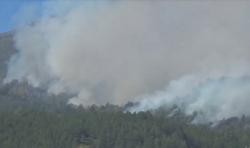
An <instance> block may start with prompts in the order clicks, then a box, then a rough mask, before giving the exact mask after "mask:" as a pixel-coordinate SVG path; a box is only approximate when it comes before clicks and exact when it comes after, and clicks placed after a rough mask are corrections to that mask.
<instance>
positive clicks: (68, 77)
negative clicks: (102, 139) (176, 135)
mask: <svg viewBox="0 0 250 148" xmlns="http://www.w3.org/2000/svg"><path fill="white" fill-rule="evenodd" d="M249 8H250V3H248V2H243V1H242V2H215V1H213V2H211V1H210V2H205V1H203V2H199V1H189V2H184V1H180V2H178V1H154V0H152V1H151V0H147V1H129V0H128V1H126V0H123V1H108V0H107V1H47V2H44V3H43V6H42V12H41V14H40V15H39V16H37V17H36V19H35V20H33V22H32V23H31V24H29V25H24V24H23V23H20V24H22V25H20V26H19V28H18V29H17V32H16V35H15V45H16V48H17V50H18V52H17V54H15V55H13V56H12V58H11V60H10V62H9V69H8V74H7V77H6V79H5V82H6V83H7V82H10V81H12V80H14V79H17V80H19V81H28V82H29V83H30V84H32V85H34V86H39V87H46V88H48V91H49V92H51V93H60V92H68V93H71V94H76V95H75V97H74V98H71V100H70V102H71V103H73V104H83V105H90V104H105V103H107V102H109V103H114V104H124V103H126V102H127V101H139V104H140V105H139V106H137V107H136V108H133V109H132V110H133V111H143V110H148V109H154V108H157V107H159V106H161V105H165V106H166V107H167V106H169V105H171V104H177V105H179V106H182V107H183V110H185V112H186V113H187V114H190V113H191V112H193V111H202V112H204V114H205V115H204V116H205V118H207V119H208V120H217V119H219V118H223V117H230V116H233V115H240V114H243V113H244V114H250V110H249V109H247V105H250V102H249V101H248V100H250V98H249V92H250V80H249V76H250V75H249V64H250V49H249V48H250V42H249V38H250V29H249V26H250V21H249V13H250V9H249ZM20 14H22V13H20ZM29 15H30V14H29ZM22 17H25V18H27V16H19V18H22ZM33 18H34V17H33ZM25 20H27V19H25ZM166 86H167V87H166ZM164 88H166V89H164ZM159 90H160V91H159ZM155 92H156V93H155ZM145 94H155V95H147V96H148V97H145Z"/></svg>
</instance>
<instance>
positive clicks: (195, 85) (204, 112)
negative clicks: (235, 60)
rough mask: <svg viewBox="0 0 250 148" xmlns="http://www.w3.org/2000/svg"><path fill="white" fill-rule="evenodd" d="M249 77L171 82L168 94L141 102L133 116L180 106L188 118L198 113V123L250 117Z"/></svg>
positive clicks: (163, 92)
mask: <svg viewBox="0 0 250 148" xmlns="http://www.w3.org/2000/svg"><path fill="white" fill-rule="evenodd" d="M249 90H250V77H249V76H220V77H204V76H202V77H201V76H197V75H196V76H194V75H192V76H186V77H182V78H181V79H178V80H173V81H171V82H170V84H169V86H168V87H166V89H165V90H162V91H158V92H156V93H155V94H153V95H148V96H144V97H141V98H140V102H139V104H138V105H136V106H133V107H131V108H129V109H128V110H129V111H131V112H139V111H147V110H155V109H158V108H160V107H167V108H172V107H173V106H177V107H178V108H179V109H180V110H181V111H182V112H184V113H185V114H187V115H193V113H197V116H196V118H195V120H194V122H196V123H201V122H211V121H213V122H214V121H218V120H221V119H223V118H229V117H232V116H238V117H240V116H242V115H243V114H245V115H250V109H249V107H248V106H249V104H250V91H249Z"/></svg>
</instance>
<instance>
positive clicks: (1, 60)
mask: <svg viewBox="0 0 250 148" xmlns="http://www.w3.org/2000/svg"><path fill="white" fill-rule="evenodd" d="M13 37H14V33H13V32H6V33H0V82H1V81H2V80H3V79H4V77H5V76H6V72H7V63H8V60H9V59H10V57H11V55H12V54H13V53H15V52H16V50H15V45H14V39H13Z"/></svg>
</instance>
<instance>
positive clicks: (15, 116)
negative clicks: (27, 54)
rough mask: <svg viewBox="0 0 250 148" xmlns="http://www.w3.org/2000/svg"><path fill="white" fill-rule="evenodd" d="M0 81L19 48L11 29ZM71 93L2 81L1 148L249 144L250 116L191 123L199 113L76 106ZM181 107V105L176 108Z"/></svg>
mask: <svg viewBox="0 0 250 148" xmlns="http://www.w3.org/2000/svg"><path fill="white" fill-rule="evenodd" d="M0 52H1V54H0V80H2V79H3V78H4V76H5V75H6V66H7V65H6V63H7V60H8V59H9V58H10V55H11V54H13V53H14V52H15V50H14V46H13V40H12V34H11V33H5V34H2V35H1V37H0ZM69 97H70V96H69V95H66V94H60V95H51V94H47V92H46V90H44V89H42V88H34V87H31V86H30V85H28V83H26V82H22V83H20V82H17V81H13V82H11V83H9V84H5V85H3V84H1V85H0V148H248V147H250V118H249V117H245V116H242V117H241V118H236V117H235V118H230V119H224V120H222V121H220V122H219V123H216V124H215V123H207V124H203V125H197V124H192V120H193V118H194V116H195V114H194V115H193V116H185V115H184V114H182V113H181V112H180V111H178V109H177V111H176V112H175V113H174V114H172V113H173V112H171V111H169V110H164V109H159V110H157V111H153V112H139V113H130V112H126V111H125V109H126V107H127V106H131V105H133V103H130V104H127V105H125V106H114V105H110V104H107V105H105V106H90V107H85V108H84V107H82V106H78V107H76V106H73V105H69V104H67V98H69ZM175 110H176V108H175Z"/></svg>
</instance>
